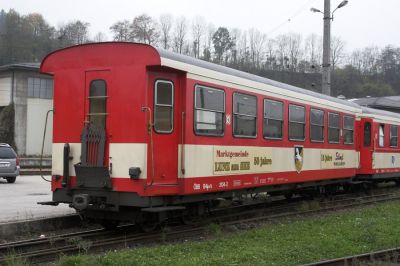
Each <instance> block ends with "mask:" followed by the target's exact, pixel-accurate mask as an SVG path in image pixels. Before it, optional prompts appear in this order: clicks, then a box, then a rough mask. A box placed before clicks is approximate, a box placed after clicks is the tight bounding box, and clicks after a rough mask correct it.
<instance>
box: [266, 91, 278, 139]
mask: <svg viewBox="0 0 400 266" xmlns="http://www.w3.org/2000/svg"><path fill="white" fill-rule="evenodd" d="M263 132H264V138H267V139H282V137H283V103H282V102H278V101H273V100H267V99H265V100H264V127H263Z"/></svg>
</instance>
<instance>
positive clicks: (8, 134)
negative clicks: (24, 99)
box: [0, 103, 16, 149]
mask: <svg viewBox="0 0 400 266" xmlns="http://www.w3.org/2000/svg"><path fill="white" fill-rule="evenodd" d="M14 119H15V118H14V104H13V103H11V104H10V105H8V106H6V107H4V108H3V109H2V110H1V111H0V143H8V144H10V145H11V146H12V147H14V148H15V149H16V146H15V141H14V127H15V126H14V125H15V121H14Z"/></svg>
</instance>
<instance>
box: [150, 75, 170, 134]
mask: <svg viewBox="0 0 400 266" xmlns="http://www.w3.org/2000/svg"><path fill="white" fill-rule="evenodd" d="M154 90H155V91H154V105H155V108H154V130H155V131H156V132H157V133H171V132H172V130H173V127H174V124H173V121H174V84H173V83H172V82H171V81H166V80H157V81H156V84H155V87H154Z"/></svg>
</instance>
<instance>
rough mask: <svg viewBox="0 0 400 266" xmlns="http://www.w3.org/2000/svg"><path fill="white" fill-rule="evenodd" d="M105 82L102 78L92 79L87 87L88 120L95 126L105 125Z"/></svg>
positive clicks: (103, 126) (102, 126)
mask: <svg viewBox="0 0 400 266" xmlns="http://www.w3.org/2000/svg"><path fill="white" fill-rule="evenodd" d="M106 117H107V84H106V82H105V81H104V80H102V79H98V80H93V81H92V82H91V83H90V88H89V122H90V124H91V125H93V126H95V127H97V128H105V127H106Z"/></svg>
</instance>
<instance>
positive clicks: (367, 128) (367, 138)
mask: <svg viewBox="0 0 400 266" xmlns="http://www.w3.org/2000/svg"><path fill="white" fill-rule="evenodd" d="M369 146H371V123H369V122H366V123H365V124H364V147H369Z"/></svg>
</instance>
